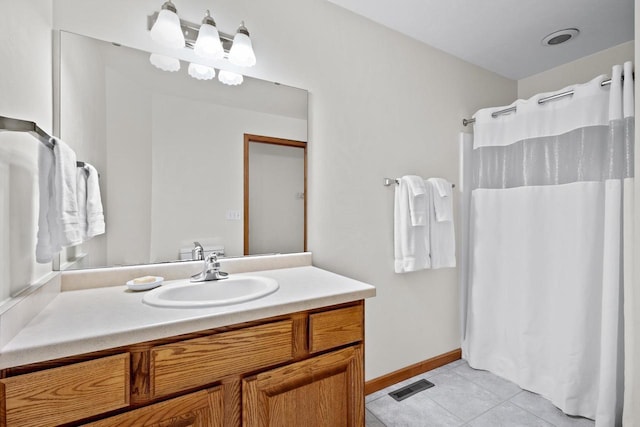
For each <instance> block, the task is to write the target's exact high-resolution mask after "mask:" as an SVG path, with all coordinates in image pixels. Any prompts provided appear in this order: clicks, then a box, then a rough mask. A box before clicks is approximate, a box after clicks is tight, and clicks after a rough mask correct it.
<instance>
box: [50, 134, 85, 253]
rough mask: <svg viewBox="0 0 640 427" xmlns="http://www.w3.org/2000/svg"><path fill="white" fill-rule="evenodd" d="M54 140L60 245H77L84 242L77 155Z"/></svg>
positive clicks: (62, 143) (54, 177)
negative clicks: (77, 193) (78, 197)
mask: <svg viewBox="0 0 640 427" xmlns="http://www.w3.org/2000/svg"><path fill="white" fill-rule="evenodd" d="M53 140H54V146H53V154H54V158H55V160H54V168H53V182H54V195H55V200H54V203H55V205H56V210H57V214H58V224H59V226H60V230H59V231H60V244H61V245H62V246H72V245H77V244H78V243H81V242H82V238H81V232H80V223H79V222H78V202H77V199H76V185H77V182H76V180H77V171H76V169H77V167H76V153H74V152H73V150H72V149H71V148H69V146H68V145H67V144H65V143H64V142H63V141H61V140H60V139H58V138H53ZM51 231H53V230H51Z"/></svg>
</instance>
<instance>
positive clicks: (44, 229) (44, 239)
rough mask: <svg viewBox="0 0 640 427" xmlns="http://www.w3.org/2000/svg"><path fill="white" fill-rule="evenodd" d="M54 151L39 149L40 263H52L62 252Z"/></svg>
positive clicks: (38, 251)
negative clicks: (56, 254)
mask: <svg viewBox="0 0 640 427" xmlns="http://www.w3.org/2000/svg"><path fill="white" fill-rule="evenodd" d="M53 165H54V157H53V150H51V149H49V148H48V147H46V146H45V145H43V144H39V149H38V185H39V202H40V205H39V215H38V241H37V243H36V261H37V262H39V263H43V264H44V263H47V262H51V260H52V259H53V254H54V253H57V252H58V251H60V249H61V247H60V241H59V238H58V236H59V235H60V233H59V231H58V223H57V221H56V217H57V214H56V209H55V204H54V203H53V200H54V198H55V195H54V191H55V189H54V185H53Z"/></svg>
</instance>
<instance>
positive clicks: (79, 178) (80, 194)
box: [76, 167, 89, 242]
mask: <svg viewBox="0 0 640 427" xmlns="http://www.w3.org/2000/svg"><path fill="white" fill-rule="evenodd" d="M87 173H88V171H87V169H85V168H84V167H78V168H76V200H77V202H78V223H79V224H80V238H81V239H82V241H83V242H85V241H87V240H89V239H88V237H87Z"/></svg>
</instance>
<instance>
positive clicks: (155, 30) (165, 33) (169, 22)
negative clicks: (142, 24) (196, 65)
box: [151, 0, 185, 49]
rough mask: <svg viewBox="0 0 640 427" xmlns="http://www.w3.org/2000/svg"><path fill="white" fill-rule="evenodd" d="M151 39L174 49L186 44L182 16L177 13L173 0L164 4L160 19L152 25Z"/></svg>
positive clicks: (159, 15)
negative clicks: (181, 24)
mask: <svg viewBox="0 0 640 427" xmlns="http://www.w3.org/2000/svg"><path fill="white" fill-rule="evenodd" d="M151 39H152V40H153V41H155V42H156V43H159V44H160V45H162V46H164V47H168V48H172V49H179V48H183V47H184V46H185V43H184V34H183V33H182V28H181V27H180V18H178V15H177V14H176V7H175V6H174V5H173V3H171V0H169V1H167V2H166V3H165V4H163V5H162V10H161V11H160V13H159V14H158V19H156V22H155V23H154V24H153V27H151Z"/></svg>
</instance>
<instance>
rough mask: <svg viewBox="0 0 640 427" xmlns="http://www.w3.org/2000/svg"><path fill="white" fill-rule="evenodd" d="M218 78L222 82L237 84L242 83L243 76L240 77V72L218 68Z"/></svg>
mask: <svg viewBox="0 0 640 427" xmlns="http://www.w3.org/2000/svg"><path fill="white" fill-rule="evenodd" d="M218 80H220V83H224V84H226V85H229V86H237V85H239V84H242V82H243V80H244V78H243V77H242V74H238V73H234V72H232V71H227V70H220V72H219V73H218Z"/></svg>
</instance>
